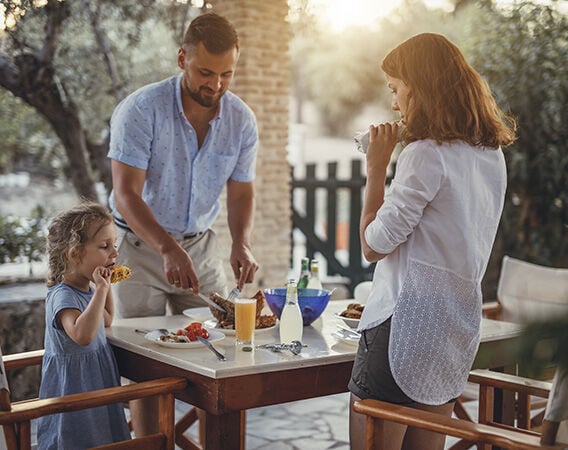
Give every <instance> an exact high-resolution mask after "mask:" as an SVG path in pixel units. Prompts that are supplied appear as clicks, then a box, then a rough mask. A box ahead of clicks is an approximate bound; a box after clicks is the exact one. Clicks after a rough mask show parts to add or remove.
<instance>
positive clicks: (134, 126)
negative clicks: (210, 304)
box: [108, 13, 258, 432]
mask: <svg viewBox="0 0 568 450" xmlns="http://www.w3.org/2000/svg"><path fill="white" fill-rule="evenodd" d="M238 57H239V40H238V36H237V32H236V30H235V29H234V27H233V26H232V24H231V23H230V22H228V21H227V20H226V19H225V18H223V17H221V16H219V15H217V14H214V13H208V14H204V15H201V16H199V17H197V18H196V19H194V20H193V21H192V22H191V24H190V26H189V28H188V30H187V32H186V34H185V36H184V40H183V44H182V47H181V48H180V49H179V50H178V66H179V68H180V69H181V70H182V73H181V74H180V75H179V76H175V77H171V78H168V79H166V80H163V81H161V82H158V83H153V84H150V85H147V86H144V87H142V88H141V89H139V90H137V91H136V92H134V93H133V94H131V95H130V96H128V97H127V98H126V99H124V100H123V101H122V102H121V103H120V104H119V105H118V107H117V108H116V110H115V111H114V113H113V116H112V119H111V141H110V151H109V153H108V156H109V157H110V158H111V159H112V163H111V164H112V177H113V192H112V193H111V196H110V206H111V208H112V210H113V213H114V216H115V222H116V224H117V226H118V227H119V230H120V233H119V238H118V243H119V250H120V261H119V263H120V264H124V265H127V266H129V267H131V268H132V277H131V278H130V279H128V280H125V281H123V282H122V283H119V284H117V285H115V286H114V289H115V297H116V303H117V304H116V309H117V315H118V316H119V317H139V316H153V315H161V314H165V312H166V305H167V306H168V307H169V308H170V309H171V312H173V313H174V314H180V313H181V312H182V311H183V310H184V309H186V308H188V307H191V306H197V305H199V306H202V305H203V301H202V300H200V299H199V297H197V296H196V295H195V294H198V293H199V292H200V291H203V292H204V293H205V294H206V295H207V294H209V293H210V292H212V291H216V292H219V293H221V294H225V293H226V288H227V282H226V277H225V273H224V270H223V262H222V259H221V258H220V257H219V256H218V255H217V243H216V236H215V233H214V231H213V230H211V228H210V227H211V225H212V223H213V222H214V220H215V218H216V217H217V215H218V212H219V208H220V202H219V195H220V193H221V191H222V189H223V187H224V186H225V185H226V186H227V213H228V225H229V230H230V233H231V238H232V247H231V253H230V263H231V267H232V269H233V272H234V277H235V281H236V284H237V287H238V288H239V289H242V288H243V286H244V284H245V283H251V282H252V281H253V279H254V274H255V272H256V270H257V269H258V264H257V263H256V261H255V258H254V256H253V255H252V252H251V248H250V238H251V230H252V226H253V212H254V186H253V180H254V177H255V168H256V154H257V150H258V131H257V125H256V119H255V116H254V113H253V112H252V111H251V110H250V108H249V107H248V106H247V105H246V104H245V103H244V102H243V101H242V100H241V99H239V98H238V97H237V96H236V95H234V94H233V93H231V92H230V91H229V90H228V89H229V86H230V83H231V81H232V80H233V76H234V74H235V69H236V65H237V60H238ZM134 414H135V411H133V415H134ZM133 419H134V416H133ZM133 422H134V420H133ZM134 425H135V432H136V431H137V430H136V423H135V424H134Z"/></svg>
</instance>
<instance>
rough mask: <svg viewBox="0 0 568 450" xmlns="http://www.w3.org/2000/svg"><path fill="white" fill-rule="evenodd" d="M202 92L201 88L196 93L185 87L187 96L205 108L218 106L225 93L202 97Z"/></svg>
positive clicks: (220, 92)
mask: <svg viewBox="0 0 568 450" xmlns="http://www.w3.org/2000/svg"><path fill="white" fill-rule="evenodd" d="M204 90H205V89H203V88H199V89H198V90H197V91H194V90H192V89H191V88H190V87H189V86H188V87H187V92H188V93H189V96H190V97H191V98H192V99H193V100H195V101H196V102H197V103H198V104H200V105H201V106H204V107H205V108H213V107H216V106H217V105H218V104H219V100H221V97H222V96H223V94H224V93H225V91H219V92H218V93H216V94H213V95H207V96H204V95H202V93H201V92H202V91H204Z"/></svg>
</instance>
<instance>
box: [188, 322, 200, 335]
mask: <svg viewBox="0 0 568 450" xmlns="http://www.w3.org/2000/svg"><path fill="white" fill-rule="evenodd" d="M185 329H186V330H188V331H193V332H194V333H195V332H197V331H198V330H201V322H191V323H190V324H189V325H188V326H187V327H185Z"/></svg>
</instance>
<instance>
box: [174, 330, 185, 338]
mask: <svg viewBox="0 0 568 450" xmlns="http://www.w3.org/2000/svg"><path fill="white" fill-rule="evenodd" d="M184 331H185V330H182V329H181V328H180V329H179V330H177V331H176V336H182V335H184V334H185V332H184Z"/></svg>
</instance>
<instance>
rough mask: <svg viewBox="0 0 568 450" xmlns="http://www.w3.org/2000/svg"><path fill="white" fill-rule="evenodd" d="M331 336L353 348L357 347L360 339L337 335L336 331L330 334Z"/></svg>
mask: <svg viewBox="0 0 568 450" xmlns="http://www.w3.org/2000/svg"><path fill="white" fill-rule="evenodd" d="M331 335H332V336H333V337H334V338H335V339H337V340H338V341H341V342H345V343H346V344H348V345H354V346H357V345H359V339H360V338H358V337H355V336H353V337H351V336H347V335H344V334H341V333H338V332H337V331H334V332H333V333H331Z"/></svg>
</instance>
